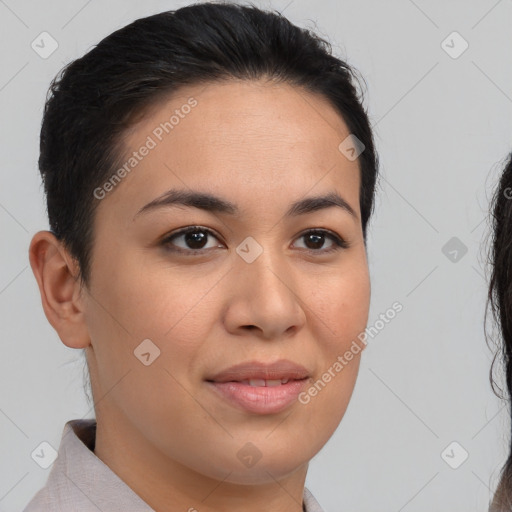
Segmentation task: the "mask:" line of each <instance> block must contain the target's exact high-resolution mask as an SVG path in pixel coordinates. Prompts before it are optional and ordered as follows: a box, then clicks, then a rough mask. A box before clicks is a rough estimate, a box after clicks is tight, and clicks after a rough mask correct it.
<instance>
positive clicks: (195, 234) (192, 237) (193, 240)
mask: <svg viewBox="0 0 512 512" xmlns="http://www.w3.org/2000/svg"><path fill="white" fill-rule="evenodd" d="M206 238H207V236H206V234H205V233H204V232H202V231H192V232H189V233H186V234H185V240H186V242H187V244H188V245H189V247H190V248H191V249H202V248H203V246H204V244H205V241H206Z"/></svg>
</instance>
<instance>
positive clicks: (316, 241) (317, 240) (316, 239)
mask: <svg viewBox="0 0 512 512" xmlns="http://www.w3.org/2000/svg"><path fill="white" fill-rule="evenodd" d="M323 236H324V235H318V234H311V235H308V241H311V242H313V245H314V247H309V245H308V247H309V248H310V249H319V248H321V247H322V244H323ZM306 245H307V243H306Z"/></svg>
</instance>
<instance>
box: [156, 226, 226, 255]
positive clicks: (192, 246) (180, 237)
mask: <svg viewBox="0 0 512 512" xmlns="http://www.w3.org/2000/svg"><path fill="white" fill-rule="evenodd" d="M210 239H213V240H214V241H215V240H218V238H217V237H216V236H215V235H214V233H213V231H211V230H209V229H207V228H203V227H201V226H189V227H187V228H185V229H181V230H179V231H177V232H176V233H172V234H171V235H169V236H167V237H165V238H164V239H163V240H162V242H161V243H162V245H164V246H165V247H166V248H167V249H168V250H170V251H174V252H188V253H196V252H205V250H206V249H214V248H216V247H223V245H222V244H219V243H214V241H210ZM177 242H179V243H177Z"/></svg>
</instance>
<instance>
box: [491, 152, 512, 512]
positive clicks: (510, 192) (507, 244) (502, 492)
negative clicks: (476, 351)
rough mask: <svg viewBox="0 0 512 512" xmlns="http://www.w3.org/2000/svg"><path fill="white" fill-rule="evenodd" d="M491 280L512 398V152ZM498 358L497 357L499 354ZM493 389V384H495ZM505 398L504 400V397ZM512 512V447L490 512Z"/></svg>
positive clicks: (500, 199)
mask: <svg viewBox="0 0 512 512" xmlns="http://www.w3.org/2000/svg"><path fill="white" fill-rule="evenodd" d="M492 216H493V217H492V218H493V231H492V245H491V248H490V258H489V262H490V263H491V268H492V271H491V279H490V284H489V295H488V304H489V305H490V306H491V312H492V315H493V318H494V320H495V321H496V323H497V325H498V327H499V330H500V334H501V339H502V344H501V358H502V360H503V364H504V369H505V376H506V386H507V399H508V400H510V397H511V396H512V279H511V275H510V269H511V268H512V245H511V244H512V153H511V154H510V155H509V157H508V162H507V164H506V166H505V169H504V171H503V174H502V176H501V179H500V182H499V185H498V187H497V189H496V191H495V193H494V197H493V200H492ZM496 355H497V356H498V354H496ZM493 389H494V382H493ZM502 398H503V397H502ZM510 510H512V445H511V449H510V452H509V454H508V459H507V461H506V463H505V466H504V467H503V469H502V472H501V479H500V483H499V486H498V489H497V490H496V494H495V496H494V500H493V502H492V504H491V507H490V508H489V512H505V511H507V512H509V511H510Z"/></svg>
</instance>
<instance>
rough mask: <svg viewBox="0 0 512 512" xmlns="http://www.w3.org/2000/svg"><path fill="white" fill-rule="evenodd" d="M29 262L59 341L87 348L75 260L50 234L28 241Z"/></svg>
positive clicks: (39, 235) (67, 344)
mask: <svg viewBox="0 0 512 512" xmlns="http://www.w3.org/2000/svg"><path fill="white" fill-rule="evenodd" d="M29 260H30V266H31V267H32V272H33V273H34V276H35V278H36V280H37V284H38V286H39V292H40V294H41V302H42V305H43V310H44V313H45V315H46V318H47V319H48V322H50V324H51V325H52V326H53V328H54V329H55V330H56V331H57V333H58V335H59V338H60V339H61V341H62V342H63V343H64V345H66V346H68V347H70V348H85V347H87V346H88V345H90V338H89V333H88V331H87V326H86V324H85V316H84V311H83V303H82V301H81V300H80V296H81V293H80V282H79V280H78V279H77V276H78V267H77V263H76V262H75V260H73V258H72V257H71V255H70V254H69V252H68V251H67V250H66V249H65V248H64V246H63V244H62V243H61V242H60V241H59V240H58V239H57V238H56V237H55V235H54V234H53V233H51V232H50V231H39V232H38V233H36V234H35V235H34V236H33V237H32V241H31V242H30V247H29Z"/></svg>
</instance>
